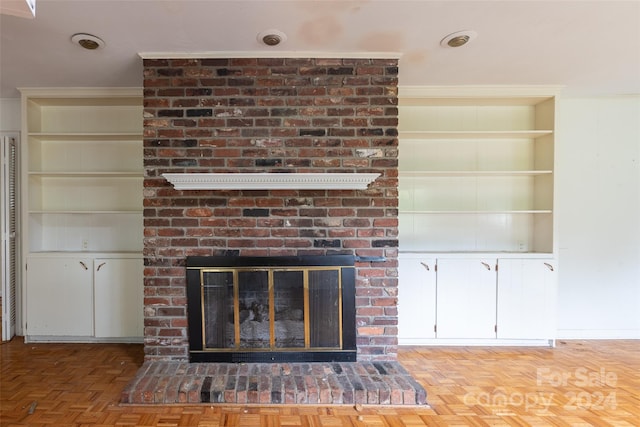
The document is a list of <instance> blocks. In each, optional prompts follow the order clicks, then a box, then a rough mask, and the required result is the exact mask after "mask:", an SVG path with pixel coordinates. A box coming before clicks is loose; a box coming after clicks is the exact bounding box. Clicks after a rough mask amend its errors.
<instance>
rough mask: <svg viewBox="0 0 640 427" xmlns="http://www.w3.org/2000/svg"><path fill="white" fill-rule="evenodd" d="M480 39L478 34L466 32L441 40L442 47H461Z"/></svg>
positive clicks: (459, 32) (458, 32)
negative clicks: (477, 38)
mask: <svg viewBox="0 0 640 427" xmlns="http://www.w3.org/2000/svg"><path fill="white" fill-rule="evenodd" d="M476 37H478V33H476V32H475V31H470V30H464V31H457V32H455V33H451V34H449V35H448V36H446V37H445V38H443V39H442V40H440V46H442V47H461V46H464V45H466V44H467V43H469V42H470V41H471V40H473V39H475V38H476Z"/></svg>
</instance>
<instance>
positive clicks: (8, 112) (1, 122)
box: [0, 98, 20, 132]
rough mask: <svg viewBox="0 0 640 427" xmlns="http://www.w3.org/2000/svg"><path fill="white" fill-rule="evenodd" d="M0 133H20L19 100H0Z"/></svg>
mask: <svg viewBox="0 0 640 427" xmlns="http://www.w3.org/2000/svg"><path fill="white" fill-rule="evenodd" d="M0 131H16V132H17V131H20V98H0Z"/></svg>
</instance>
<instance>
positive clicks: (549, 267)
mask: <svg viewBox="0 0 640 427" xmlns="http://www.w3.org/2000/svg"><path fill="white" fill-rule="evenodd" d="M544 265H546V266H547V268H548V269H549V270H551V271H553V265H551V264H549V263H548V262H545V263H544Z"/></svg>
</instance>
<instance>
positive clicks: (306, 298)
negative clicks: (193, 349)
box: [201, 267, 342, 351]
mask: <svg viewBox="0 0 640 427" xmlns="http://www.w3.org/2000/svg"><path fill="white" fill-rule="evenodd" d="M201 280H202V335H203V342H204V343H205V346H204V347H205V348H206V349H208V350H217V349H219V350H225V349H237V350H242V351H260V350H269V349H278V350H299V351H304V350H318V349H336V348H341V346H342V298H341V295H342V292H341V275H340V269H339V268H327V267H316V268H314V267H304V268H286V269H278V268H270V269H269V268H264V269H260V268H252V269H243V268H236V269H220V270H203V271H202V276H201Z"/></svg>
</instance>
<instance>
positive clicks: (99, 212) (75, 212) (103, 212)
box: [29, 209, 142, 215]
mask: <svg viewBox="0 0 640 427" xmlns="http://www.w3.org/2000/svg"><path fill="white" fill-rule="evenodd" d="M29 214H37V215H60V214H65V215H67V214H70V215H87V214H91V215H132V214H136V215H138V214H142V211H141V210H72V209H71V210H31V211H29Z"/></svg>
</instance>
